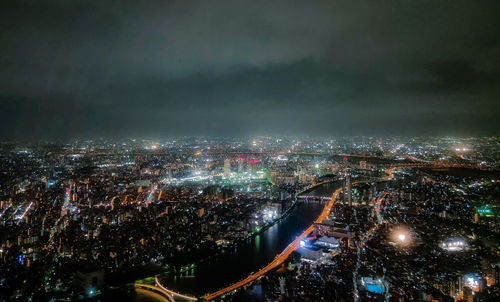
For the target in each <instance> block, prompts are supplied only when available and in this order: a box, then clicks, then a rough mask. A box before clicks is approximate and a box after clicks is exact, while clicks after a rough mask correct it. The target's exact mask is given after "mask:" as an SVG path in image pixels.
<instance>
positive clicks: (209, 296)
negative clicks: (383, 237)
mask: <svg viewBox="0 0 500 302" xmlns="http://www.w3.org/2000/svg"><path fill="white" fill-rule="evenodd" d="M395 169H396V168H392V169H388V170H386V171H385V173H386V174H387V175H386V176H385V177H382V178H381V179H380V180H382V181H384V180H389V179H392V178H393V171H394V170H395ZM356 183H358V182H354V183H353V184H356ZM341 190H342V187H340V188H338V189H337V190H335V192H333V194H332V198H331V199H330V201H328V203H327V204H326V205H325V207H324V208H323V211H322V212H321V214H320V215H319V216H318V218H317V219H316V220H315V221H314V223H320V222H322V221H323V220H325V218H327V217H328V214H330V210H331V209H332V206H333V204H334V203H335V199H336V198H337V195H338V194H339V192H340V191H341ZM381 200H382V197H381V198H379V199H378V200H377V201H376V204H377V205H378V206H377V208H376V210H377V211H380V202H381ZM377 216H378V213H377ZM313 228H314V224H312V225H311V226H309V227H308V228H307V229H306V230H305V231H304V232H303V233H302V234H300V236H298V237H297V238H296V239H295V240H294V241H293V242H292V243H290V244H289V245H288V246H287V247H286V248H285V250H283V252H281V253H280V254H278V255H277V256H276V257H275V258H274V260H273V261H271V262H270V263H269V264H268V265H266V266H265V267H263V268H262V269H261V270H259V271H258V272H256V273H253V274H251V275H249V276H248V277H246V278H245V279H243V280H241V281H238V282H236V283H234V284H232V285H230V286H228V287H226V288H223V289H221V290H219V291H216V292H214V293H210V294H207V295H205V296H203V297H202V298H203V299H205V300H212V299H214V298H216V297H218V296H221V295H224V294H227V293H229V292H231V291H233V290H235V289H237V288H240V287H242V286H244V285H246V284H248V283H250V282H253V281H255V280H256V279H258V278H260V277H262V276H263V275H264V274H265V273H267V272H269V271H270V270H272V269H274V268H276V267H277V266H278V265H281V264H282V263H283V262H284V261H285V260H286V259H287V258H288V256H289V255H290V254H291V253H292V252H293V251H294V250H296V249H297V248H298V247H299V243H300V241H301V240H303V239H305V238H306V237H307V236H308V235H309V234H310V233H311V232H312V231H313Z"/></svg>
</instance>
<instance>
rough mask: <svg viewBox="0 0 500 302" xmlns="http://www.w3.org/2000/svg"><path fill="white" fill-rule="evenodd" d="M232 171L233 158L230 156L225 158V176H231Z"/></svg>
mask: <svg viewBox="0 0 500 302" xmlns="http://www.w3.org/2000/svg"><path fill="white" fill-rule="evenodd" d="M230 172H231V160H230V159H229V158H226V159H225V160H224V176H229V173H230Z"/></svg>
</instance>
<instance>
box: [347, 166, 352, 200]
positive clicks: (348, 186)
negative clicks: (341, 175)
mask: <svg viewBox="0 0 500 302" xmlns="http://www.w3.org/2000/svg"><path fill="white" fill-rule="evenodd" d="M347 173H349V172H347ZM346 191H347V203H349V206H352V190H351V174H347V176H346Z"/></svg>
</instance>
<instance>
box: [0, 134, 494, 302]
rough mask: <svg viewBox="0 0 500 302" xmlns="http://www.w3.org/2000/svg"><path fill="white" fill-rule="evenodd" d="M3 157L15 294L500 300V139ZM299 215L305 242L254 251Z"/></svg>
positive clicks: (8, 152) (98, 148)
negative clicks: (303, 218)
mask: <svg viewBox="0 0 500 302" xmlns="http://www.w3.org/2000/svg"><path fill="white" fill-rule="evenodd" d="M0 160H1V162H0V166H1V171H2V173H1V178H0V179H1V182H0V194H1V195H0V201H1V207H0V208H1V213H0V218H1V222H0V223H1V242H0V265H1V268H2V269H1V271H2V275H1V276H0V277H1V279H0V283H1V286H2V291H1V298H2V299H3V300H7V301H25V300H31V301H72V300H83V301H86V300H88V301H99V300H103V299H104V300H107V299H110V298H111V297H121V298H120V299H123V300H128V301H149V300H147V299H154V298H156V299H160V300H161V299H166V298H165V297H167V296H168V297H169V298H170V296H172V295H170V296H169V294H168V293H169V292H172V293H175V294H173V297H174V298H175V299H178V300H181V301H182V300H183V299H184V300H186V299H187V300H189V299H193V300H194V299H201V300H203V299H206V300H216V301H219V300H221V301H240V300H245V301H260V300H266V301H317V297H322V298H321V300H324V301H353V300H354V301H411V300H422V301H424V300H425V301H431V300H437V301H452V300H455V301H495V299H498V298H499V297H500V288H499V282H500V244H499V243H500V224H499V216H498V214H497V213H498V211H499V206H500V205H499V204H498V198H497V197H498V196H499V190H500V185H499V183H500V178H499V171H500V170H499V168H500V141H499V140H498V139H496V138H463V139H459V138H452V137H445V138H411V139H406V138H391V139H384V138H374V137H351V138H335V139H327V138H323V139H321V138H317V139H311V138H291V137H283V138H276V137H255V138H248V139H245V140H236V139H231V138H219V139H215V138H185V137H184V138H183V137H181V138H176V139H169V140H165V141H149V140H123V141H119V142H112V141H108V140H99V141H75V142H72V143H69V144H56V143H49V142H43V143H25V144H14V143H3V144H2V145H1V157H0ZM308 211H309V212H311V214H306V213H308ZM320 212H323V213H322V214H321V215H320ZM300 213H302V214H300ZM323 214H324V215H323ZM294 215H302V216H307V215H309V217H310V218H307V219H309V221H306V222H304V223H303V224H301V223H299V222H297V223H296V224H295V225H294V226H293V227H291V228H288V227H287V230H286V231H287V232H288V233H289V234H288V235H287V236H288V237H289V238H291V239H290V242H284V243H283V244H281V243H280V244H278V246H274V247H262V248H261V249H272V251H270V252H267V253H270V254H269V255H268V254H266V252H263V251H262V250H259V248H258V247H257V249H254V252H253V254H250V255H249V254H248V251H244V250H246V249H248V246H249V244H250V245H252V244H253V245H255V240H260V238H262V240H269V239H266V238H272V237H269V236H272V235H270V233H272V232H273V230H275V229H276V228H277V227H279V226H280V225H283V224H286V223H287V221H288V220H291V219H292V220H293V219H295V218H294ZM318 217H320V218H318ZM321 218H322V219H321ZM307 219H306V220H307ZM302 232H305V233H307V234H305V235H304V234H303V235H304V236H303V235H301V233H302ZM293 239H296V240H295V241H297V243H298V244H297V245H295V246H293V248H292V249H289V253H286V255H284V256H286V257H284V256H283V257H281V258H279V257H276V258H275V259H278V260H276V263H275V265H274V264H273V263H274V261H273V257H275V256H276V255H278V254H280V252H281V251H282V250H285V249H286V248H287V249H288V247H290V245H289V244H291V245H293V243H291V241H293ZM295 241H294V242H295ZM287 245H288V247H287ZM242 250H243V251H242ZM227 257H233V258H239V260H237V261H236V262H235V266H237V267H234V266H230V265H228V266H224V265H223V266H222V267H220V262H221V261H223V262H224V261H229V262H227V263H230V261H231V260H226V259H227ZM242 257H243V258H242ZM247 257H250V258H247ZM251 257H254V258H255V257H257V258H259V259H258V261H256V262H255V261H253V260H252V259H251ZM246 261H248V262H250V264H248V263H247V264H243V263H242V262H246ZM240 263H241V264H240ZM267 263H271V264H273V265H271V266H272V267H270V268H269V269H266V271H265V272H263V273H262V274H260V270H261V269H262V268H263V267H265V264H267ZM207 270H208V271H210V273H208V274H207ZM219 275H228V277H227V278H224V277H219ZM252 275H256V276H255V278H250V279H249V280H246V279H245V277H247V276H250V277H252ZM240 280H243V281H242V282H240V283H241V284H238V281H240ZM192 282H195V284H196V286H194V287H193V286H192V284H191V283H192ZM157 283H158V284H159V285H156V286H155V284H157ZM232 284H237V285H235V286H234V288H233V287H231V288H230V289H229V290H227V291H225V290H224V288H226V287H230V286H231V285H232ZM147 286H153V287H156V288H157V289H150V288H148V287H147ZM158 288H159V290H158ZM162 288H163V289H164V290H163V289H162ZM221 289H222V291H221ZM177 294H178V296H176V295H177ZM141 299H142V300H141Z"/></svg>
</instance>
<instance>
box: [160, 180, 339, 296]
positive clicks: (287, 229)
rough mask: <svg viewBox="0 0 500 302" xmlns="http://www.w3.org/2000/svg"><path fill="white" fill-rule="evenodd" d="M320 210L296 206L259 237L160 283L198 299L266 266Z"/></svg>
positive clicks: (327, 192) (329, 186)
mask: <svg viewBox="0 0 500 302" xmlns="http://www.w3.org/2000/svg"><path fill="white" fill-rule="evenodd" d="M338 186H339V184H338V183H325V184H322V185H320V186H318V187H316V188H313V189H311V190H310V191H308V192H307V195H309V196H310V195H316V196H331V195H332V193H333V191H334V190H335V189H336V188H338ZM323 207H324V204H320V203H299V204H298V205H297V206H296V207H295V208H294V209H292V210H291V212H290V213H289V214H288V216H287V217H286V218H284V219H283V220H282V221H280V222H278V223H276V224H275V225H273V226H272V227H270V228H268V229H267V230H265V231H263V232H262V233H261V234H259V235H256V236H255V237H252V238H250V239H248V240H247V241H246V242H245V243H243V244H240V245H239V246H238V247H236V248H234V249H233V250H230V251H228V252H227V253H226V254H224V255H222V256H219V257H217V258H215V259H212V260H211V261H207V262H204V263H203V264H201V265H198V266H197V267H195V268H193V269H192V270H190V271H188V272H186V273H185V274H184V275H183V276H175V277H168V278H163V279H162V283H163V284H164V285H165V286H166V287H167V288H169V289H172V290H174V291H177V292H180V293H186V294H192V295H196V296H201V295H203V294H206V293H208V292H213V291H216V290H218V289H220V288H223V287H225V286H227V285H230V284H232V283H234V282H236V281H238V280H241V279H243V278H244V277H246V276H248V275H249V274H250V273H251V272H256V271H258V270H259V269H260V268H262V267H264V266H265V265H267V264H268V263H269V262H270V261H271V260H272V259H273V258H274V257H275V256H276V255H277V254H279V253H280V252H281V251H282V250H283V249H285V248H286V246H287V245H288V244H289V243H290V242H292V241H293V240H294V239H295V237H296V236H298V235H299V234H300V233H302V231H303V230H305V229H306V228H307V227H309V226H310V225H311V223H312V222H313V221H314V220H315V219H316V218H317V217H318V215H319V214H320V213H321V210H322V209H323Z"/></svg>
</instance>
